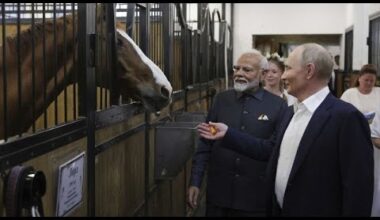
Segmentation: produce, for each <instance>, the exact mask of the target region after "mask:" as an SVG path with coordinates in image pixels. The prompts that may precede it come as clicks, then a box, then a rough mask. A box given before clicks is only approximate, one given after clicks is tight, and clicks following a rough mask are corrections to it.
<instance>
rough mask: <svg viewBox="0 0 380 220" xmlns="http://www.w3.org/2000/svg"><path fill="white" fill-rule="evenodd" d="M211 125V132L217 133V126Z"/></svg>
mask: <svg viewBox="0 0 380 220" xmlns="http://www.w3.org/2000/svg"><path fill="white" fill-rule="evenodd" d="M209 127H210V132H211V134H212V135H215V134H216V128H215V126H213V125H209Z"/></svg>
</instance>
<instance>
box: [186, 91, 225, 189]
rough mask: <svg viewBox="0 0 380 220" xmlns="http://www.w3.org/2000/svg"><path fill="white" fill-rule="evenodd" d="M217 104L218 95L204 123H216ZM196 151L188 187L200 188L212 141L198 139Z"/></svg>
mask: <svg viewBox="0 0 380 220" xmlns="http://www.w3.org/2000/svg"><path fill="white" fill-rule="evenodd" d="M217 103H218V95H216V96H215V97H214V102H213V105H212V107H211V109H210V111H209V112H208V114H207V117H206V122H208V121H216V120H217V113H216V109H217ZM197 144H198V145H197V149H196V151H195V153H194V155H193V159H192V167H191V177H190V185H191V186H196V187H200V186H201V184H202V179H203V176H204V173H205V170H206V168H207V165H208V162H209V159H210V153H211V147H212V144H213V141H209V140H206V139H204V138H199V140H198V143H197Z"/></svg>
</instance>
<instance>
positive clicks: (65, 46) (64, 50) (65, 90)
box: [62, 3, 67, 122]
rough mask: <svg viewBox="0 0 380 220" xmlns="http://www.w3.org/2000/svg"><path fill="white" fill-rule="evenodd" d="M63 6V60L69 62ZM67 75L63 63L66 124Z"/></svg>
mask: <svg viewBox="0 0 380 220" xmlns="http://www.w3.org/2000/svg"><path fill="white" fill-rule="evenodd" d="M62 4H63V45H64V49H63V60H67V40H66V3H62ZM66 74H67V69H66V62H64V63H63V79H64V80H63V82H64V85H63V87H64V90H63V94H64V96H63V97H64V109H65V112H64V114H65V122H67V88H66V86H67V83H66V82H67V80H66Z"/></svg>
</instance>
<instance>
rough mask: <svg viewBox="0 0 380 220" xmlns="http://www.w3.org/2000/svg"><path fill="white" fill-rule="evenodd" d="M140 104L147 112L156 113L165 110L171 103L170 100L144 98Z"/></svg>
mask: <svg viewBox="0 0 380 220" xmlns="http://www.w3.org/2000/svg"><path fill="white" fill-rule="evenodd" d="M141 102H142V104H143V106H144V108H145V109H146V110H147V111H149V112H158V111H160V110H161V109H163V108H165V107H166V106H168V105H169V104H170V103H171V98H170V99H166V98H161V97H159V98H152V97H149V96H145V97H142V98H141Z"/></svg>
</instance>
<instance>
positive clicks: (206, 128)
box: [197, 121, 228, 140]
mask: <svg viewBox="0 0 380 220" xmlns="http://www.w3.org/2000/svg"><path fill="white" fill-rule="evenodd" d="M227 129H228V126H227V125H225V124H223V123H214V122H211V121H210V122H209V123H200V124H199V125H198V126H197V130H198V132H199V135H200V136H201V137H203V138H205V139H208V140H218V139H221V138H223V137H224V135H225V134H226V132H227Z"/></svg>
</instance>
